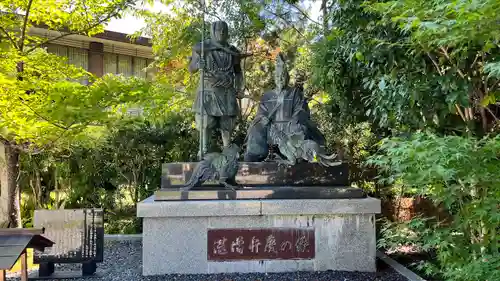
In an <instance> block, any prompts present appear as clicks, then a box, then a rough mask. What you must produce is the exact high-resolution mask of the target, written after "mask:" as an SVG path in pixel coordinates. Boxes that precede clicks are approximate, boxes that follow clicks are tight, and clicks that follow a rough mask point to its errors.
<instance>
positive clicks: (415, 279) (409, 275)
mask: <svg viewBox="0 0 500 281" xmlns="http://www.w3.org/2000/svg"><path fill="white" fill-rule="evenodd" d="M377 258H379V259H380V260H381V261H383V262H385V263H386V264H387V265H389V266H390V267H392V268H393V269H394V270H396V271H397V272H398V273H399V274H401V275H403V276H404V277H405V278H406V279H408V281H427V280H425V279H424V278H422V277H420V276H418V275H417V274H415V273H414V272H413V271H411V270H409V269H408V268H406V267H405V266H403V265H402V264H400V263H398V262H397V261H395V260H393V259H391V258H390V257H389V256H387V255H386V254H385V253H383V252H381V251H377Z"/></svg>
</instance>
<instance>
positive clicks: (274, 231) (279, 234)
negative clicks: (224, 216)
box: [207, 228, 316, 261]
mask: <svg viewBox="0 0 500 281" xmlns="http://www.w3.org/2000/svg"><path fill="white" fill-rule="evenodd" d="M207 241H208V245H207V254H208V260H209V261H229V260H276V259H277V260H293V259H313V258H314V256H315V247H316V245H315V239H314V229H309V228H307V229H304V228H262V229H209V230H208V232H207Z"/></svg>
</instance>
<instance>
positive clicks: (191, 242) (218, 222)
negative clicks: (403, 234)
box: [137, 196, 380, 276]
mask: <svg viewBox="0 0 500 281" xmlns="http://www.w3.org/2000/svg"><path fill="white" fill-rule="evenodd" d="M378 213H380V201H379V200H378V199H375V198H370V197H368V198H363V199H295V200H212V201H184V202H180V201H154V197H153V196H152V197H150V198H148V199H146V200H144V201H142V202H140V203H139V204H138V206H137V216H138V217H141V218H143V240H142V243H143V255H142V256H143V275H145V276H150V275H163V274H206V273H208V274H210V273H235V272H237V273H249V272H264V273H265V272H290V271H326V270H339V271H362V272H374V271H375V270H376V269H375V259H376V244H375V214H378ZM221 228H228V229H229V228H248V229H259V228H308V229H311V228H312V229H314V233H315V257H314V258H313V259H301V260H241V261H209V260H208V258H207V231H208V230H209V229H221Z"/></svg>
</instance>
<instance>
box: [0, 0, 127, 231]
mask: <svg viewBox="0 0 500 281" xmlns="http://www.w3.org/2000/svg"><path fill="white" fill-rule="evenodd" d="M131 2H132V1H123V0H106V1H94V0H91V1H64V0H63V1H55V0H54V1H52V0H49V1H34V0H28V1H16V0H2V1H0V11H1V13H0V36H1V37H0V85H1V87H0V141H1V144H2V148H3V151H2V153H5V157H2V158H4V159H6V163H3V165H2V166H4V169H6V174H7V182H4V183H2V185H4V186H5V185H6V186H7V191H8V192H7V193H8V194H7V196H8V198H9V199H8V200H9V206H8V216H9V222H10V224H11V226H20V224H21V222H20V218H19V216H20V208H19V206H20V205H19V197H20V196H19V189H18V186H17V178H18V172H19V153H20V152H21V151H26V150H29V151H31V152H33V151H37V150H42V149H46V148H48V147H53V146H54V144H55V143H57V142H59V141H62V140H63V139H67V140H70V139H71V137H73V136H75V135H78V133H79V132H81V131H82V130H84V129H85V128H86V127H87V126H89V125H91V124H92V123H93V122H96V121H97V120H99V119H101V118H103V117H104V116H106V113H105V112H104V111H103V109H104V108H107V107H109V106H110V105H112V104H114V103H115V102H117V101H119V100H118V99H116V97H109V96H106V95H103V92H102V91H100V90H96V89H95V88H88V87H86V86H84V85H81V84H80V83H78V82H76V81H78V80H81V79H82V78H87V79H89V80H90V81H92V80H93V79H92V77H91V76H90V75H89V74H88V73H86V72H85V71H83V70H81V69H78V68H76V67H72V66H68V65H67V64H65V63H64V61H63V60H62V59H61V58H58V57H56V56H54V55H50V54H48V53H47V52H46V51H45V50H44V49H43V46H44V44H46V43H48V42H51V41H54V40H57V39H60V38H62V37H65V36H68V35H71V34H84V35H89V36H91V35H93V34H97V33H99V32H102V31H103V24H104V23H106V22H107V21H108V20H110V19H111V18H113V17H117V16H119V14H120V12H121V11H122V10H123V9H125V8H127V7H128V6H130V5H131V4H132V3H131ZM35 25H43V26H45V27H46V28H47V29H49V30H53V31H58V32H60V33H61V35H60V36H56V37H55V38H50V39H47V38H40V37H37V36H33V35H31V34H30V29H31V28H32V27H33V26H35Z"/></svg>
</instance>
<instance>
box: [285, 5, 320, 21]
mask: <svg viewBox="0 0 500 281" xmlns="http://www.w3.org/2000/svg"><path fill="white" fill-rule="evenodd" d="M290 6H292V7H294V8H295V9H297V11H299V12H300V13H301V14H302V15H303V16H304V17H305V18H306V19H308V20H310V21H311V22H312V23H314V24H317V25H321V23H319V22H317V21H315V20H313V19H311V17H310V16H309V15H308V14H307V13H306V12H304V11H303V10H302V9H301V8H300V7H298V6H297V5H295V4H290Z"/></svg>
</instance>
